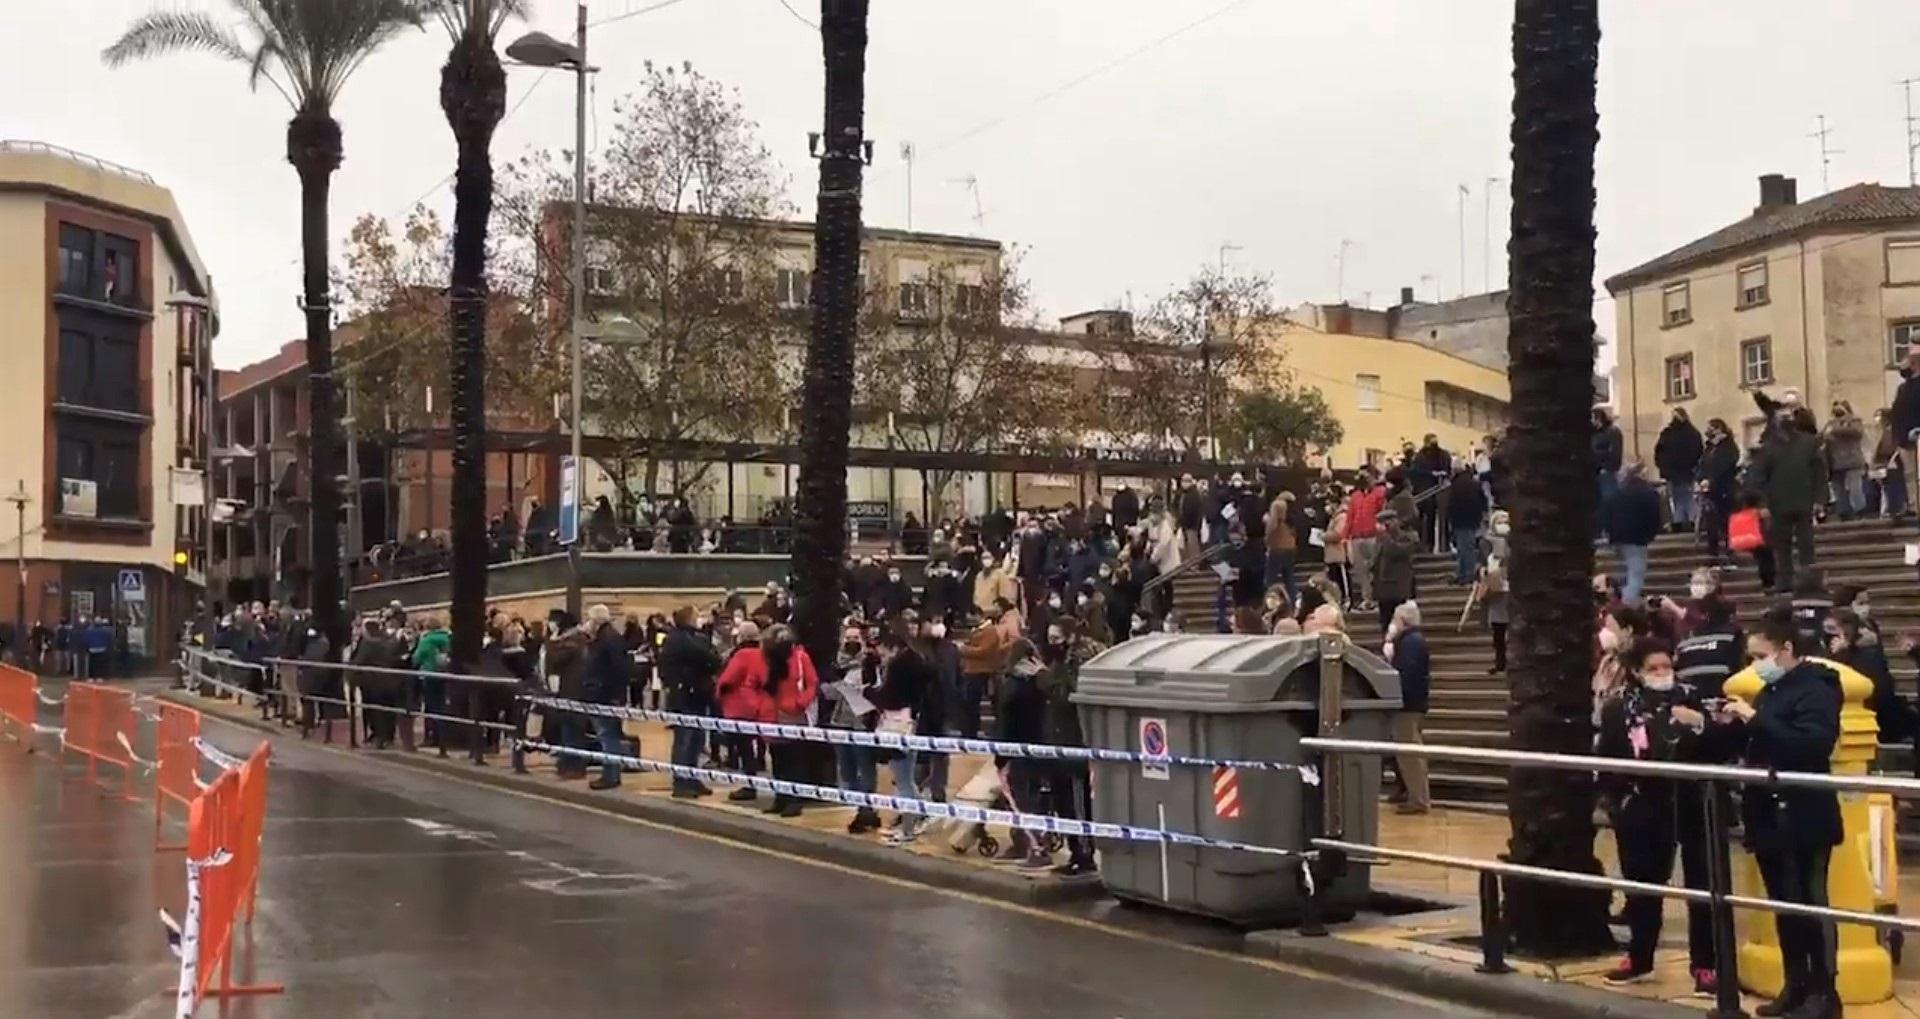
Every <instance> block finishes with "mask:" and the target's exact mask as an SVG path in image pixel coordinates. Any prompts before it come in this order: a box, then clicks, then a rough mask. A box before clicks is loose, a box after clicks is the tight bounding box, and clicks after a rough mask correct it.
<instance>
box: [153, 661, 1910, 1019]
mask: <svg viewBox="0 0 1920 1019" xmlns="http://www.w3.org/2000/svg"><path fill="white" fill-rule="evenodd" d="M166 696H168V697H169V698H173V699H178V700H179V701H180V702H181V703H186V704H189V705H191V706H193V707H195V708H197V709H199V710H200V711H202V712H203V713H205V714H207V715H209V716H213V717H218V718H223V719H227V720H229V721H234V722H238V723H240V724H244V725H248V726H252V727H259V726H260V724H261V723H260V720H259V715H258V713H257V712H256V711H253V710H250V709H244V708H241V707H239V706H238V705H236V704H235V703H234V702H232V701H222V700H209V699H205V698H199V697H193V696H189V695H186V694H184V693H182V692H178V691H175V692H170V693H169V694H167V695H166ZM626 730H627V732H628V734H629V735H631V736H635V737H638V738H639V740H640V746H641V756H643V757H646V758H649V759H655V760H658V759H664V758H665V757H666V748H667V747H668V745H669V734H668V732H667V730H666V729H665V727H663V726H661V725H659V724H657V723H651V722H645V723H636V722H629V723H627V724H626ZM272 731H273V732H275V733H278V734H281V735H286V736H294V734H293V733H292V732H291V731H290V730H281V729H279V728H278V727H277V726H274V727H273V728H272ZM296 738H297V737H296ZM335 738H336V741H337V742H336V744H335V746H336V747H337V748H338V749H340V750H341V751H342V752H347V751H346V745H345V743H346V736H345V732H344V724H342V725H341V726H336V736H335ZM313 741H314V742H315V743H316V744H317V743H318V742H319V736H318V734H317V733H316V734H315V736H314V737H313ZM449 753H450V756H449V757H448V758H446V759H441V758H439V757H438V756H436V755H435V754H434V753H433V752H431V751H422V752H418V753H414V754H408V753H405V752H403V751H386V752H373V751H360V752H359V755H360V756H364V757H367V758H369V759H373V760H385V761H389V762H391V763H393V764H394V765H396V766H402V767H411V768H416V769H421V770H426V771H431V772H435V773H439V774H445V775H448V776H451V777H454V778H457V779H463V780H467V781H474V782H480V783H483V784H486V785H492V786H496V787H500V788H503V789H508V790H512V791H515V792H520V793H523V794H529V795H538V796H546V797H551V798H556V799H562V800H566V801H568V802H572V803H576V804H579V805H582V806H588V807H592V808H595V809H602V810H609V811H613V812H616V813H621V814H626V815H630V816H633V817H636V818H640V819H643V820H647V821H653V822H658V823H663V824H667V825H672V826H675V827H681V828H685V829H688V830H691V831H696V832H701V833H705V834H711V835H718V836H721V837H725V838H729V839H733V840H736V841H741V842H747V843H750V844H752V845H756V846H760V847H763V848H766V849H770V850H775V851H780V852H787V853H793V854H797V855H804V856H808V857H811V858H814V859H818V860H822V861H824V862H828V863H832V864H836V865H839V866H844V867H848V868H851V869H855V870H860V871H864V872H867V873H874V874H879V875H883V876H887V877H892V878H899V879H903V880H908V881H914V882H917V883H922V884H928V885H933V886H936V887H942V888H950V889H956V890H960V891H965V892H971V893H974V894H978V895H983V896H987V897H990V898H996V899H1001V900H1003V901H1011V902H1015V903H1021V904H1025V905H1033V906H1047V905H1059V904H1064V903H1072V902H1091V901H1093V900H1098V899H1103V898H1105V897H1106V893H1105V889H1104V888H1103V887H1102V886H1101V884H1100V883H1099V881H1098V880H1097V879H1093V878H1077V879H1064V878H1060V877H1056V876H1054V875H1053V874H1051V873H1047V872H1040V873H1032V872H1027V871H1022V870H1019V869H1017V868H1014V867H1012V866H1010V865H1007V864H996V863H993V862H991V861H989V860H988V859H986V858H985V857H983V856H982V855H980V854H979V853H978V852H971V851H970V852H966V853H960V852H956V851H955V850H954V849H953V848H952V847H951V845H950V844H949V837H950V835H951V834H952V829H951V828H950V827H949V822H940V823H937V824H935V825H933V826H932V827H931V828H930V829H929V831H928V833H927V834H926V835H923V836H922V837H921V838H920V839H919V840H918V841H916V842H914V843H911V844H909V845H907V846H903V847H893V846H888V845H886V844H885V842H884V838H883V835H884V833H883V832H875V833H871V834H868V835H861V836H855V835H849V834H847V831H846V827H847V823H848V822H849V821H850V820H851V819H852V817H853V810H852V809H851V808H847V807H838V806H831V805H825V804H821V805H815V806H810V807H808V809H807V811H806V812H805V813H804V814H803V815H802V816H800V817H799V818H795V819H790V820H789V819H780V818H774V817H770V816H768V815H766V814H764V813H762V811H761V809H760V808H762V807H764V806H765V805H766V799H767V797H766V794H764V793H763V794H762V795H761V798H760V800H759V801H758V802H748V803H732V802H729V801H728V800H727V798H726V793H727V792H728V791H729V790H728V789H726V788H721V789H717V790H716V792H715V794H714V795H712V796H709V797H705V798H702V799H698V800H675V799H672V798H671V797H670V796H669V786H670V783H671V779H670V778H669V777H668V776H666V775H664V774H657V773H637V774H635V773H630V774H627V775H626V776H624V779H623V781H622V783H621V786H620V788H619V789H618V790H615V791H605V792H592V791H590V790H588V789H587V783H586V782H585V781H562V780H560V779H559V778H558V777H556V775H555V774H554V769H553V766H552V763H551V760H550V758H548V757H547V756H545V755H531V756H530V757H529V758H528V769H529V771H530V772H531V774H529V775H525V776H521V775H515V774H513V773H512V772H511V771H510V770H509V768H508V767H507V756H506V754H505V753H504V752H503V753H500V754H497V755H493V756H490V757H489V763H488V766H487V767H484V768H482V767H475V766H474V765H472V764H471V763H468V762H467V761H466V760H465V759H464V758H463V757H461V756H459V755H458V754H456V753H454V752H452V751H450V752H449ZM986 766H990V762H989V761H988V760H987V759H985V758H979V757H969V756H964V755H962V756H956V757H954V758H953V762H952V769H951V777H950V779H949V789H950V790H958V789H959V788H960V787H961V786H962V785H963V784H964V783H965V781H966V779H967V778H968V777H970V776H972V775H973V774H974V772H975V771H976V770H977V769H978V768H981V767H986ZM593 773H594V774H597V769H596V770H595V771H594V772H593ZM879 791H880V792H883V793H885V792H889V791H890V783H889V780H888V776H887V774H886V770H885V769H884V768H883V769H881V774H880V790H879ZM885 819H886V820H888V821H890V820H892V818H891V816H887V817H886V818H885ZM1507 834H1508V827H1507V821H1506V818H1505V817H1503V816H1499V815H1493V814H1488V813H1484V812H1476V811H1470V810H1455V809H1445V808H1437V809H1435V810H1434V811H1433V812H1432V813H1430V814H1427V815H1424V816H1403V815H1399V814H1396V813H1394V812H1393V811H1392V810H1391V809H1387V808H1384V807H1383V809H1382V812H1381V817H1380V841H1381V844H1382V845H1384V846H1389V847H1408V848H1413V847H1417V848H1420V849H1422V850H1427V851H1431V852H1439V853H1446V854H1449V855H1457V856H1464V857H1470V858H1480V859H1491V858H1493V857H1495V856H1497V855H1498V854H1499V853H1501V852H1503V851H1504V850H1505V848H1506V843H1507ZM993 835H994V837H995V838H996V840H997V841H999V843H1000V844H1001V845H1003V846H1004V845H1005V843H1006V832H1005V831H1003V830H998V829H995V830H994V831H993ZM1599 848H1600V856H1601V861H1602V863H1604V864H1605V865H1606V866H1607V867H1608V868H1609V871H1610V872H1617V867H1616V866H1615V860H1614V858H1613V847H1612V838H1611V837H1610V836H1609V835H1607V834H1605V833H1603V834H1602V835H1601V838H1600V847H1599ZM1064 855H1065V854H1064V853H1062V854H1060V858H1061V859H1064ZM1373 885H1374V888H1375V889H1376V890H1378V891H1380V892H1383V893H1387V894H1388V895H1391V896H1394V897H1397V898H1399V899H1402V900H1423V901H1427V902H1434V903H1440V904H1443V905H1441V907H1440V908H1437V909H1433V910H1426V911H1422V912H1415V913H1408V914H1405V915H1399V916H1389V915H1383V914H1381V913H1369V914H1363V915H1362V916H1361V917H1360V918H1359V919H1358V920H1356V921H1353V922H1350V923H1345V924H1340V925H1336V926H1335V927H1333V928H1332V930H1331V934H1332V937H1330V938H1324V939H1307V938H1302V937H1301V936H1300V935H1298V934H1297V933H1294V932H1292V931H1261V932H1255V933H1252V934H1249V935H1247V937H1246V939H1245V943H1244V948H1245V950H1246V951H1248V952H1250V953H1254V954H1262V955H1268V956H1272V957H1275V958H1278V959H1282V960H1286V961H1289V962H1293V963H1296V964H1300V965H1303V966H1307V967H1313V968H1322V969H1326V970H1328V971H1333V972H1339V973H1341V974H1343V975H1346V976H1350V977H1352V978H1355V979H1369V980H1378V981H1381V982H1397V983H1399V984H1401V985H1403V986H1406V987H1408V988H1409V989H1412V990H1415V991H1418V992H1421V993H1428V994H1433V995H1437V996H1443V997H1453V998H1457V999H1461V1000H1466V1001H1470V1002H1473V1003H1476V1004H1480V1005H1482V1006H1483V1007H1487V1008H1492V1009H1497V1010H1518V1011H1522V1012H1526V1011H1528V1010H1529V1007H1531V1008H1532V1009H1533V1010H1535V1011H1537V1010H1538V1009H1540V1008H1548V1009H1551V1010H1554V1011H1557V1012H1560V1013H1563V1014H1567V1015H1590V1016H1600V1015H1648V1016H1651V1015H1659V1014H1662V1012H1663V1011H1670V1010H1669V1009H1667V1008H1666V1006H1667V1005H1679V1006H1683V1007H1691V1008H1693V1009H1696V1010H1699V1011H1705V1010H1706V1009H1707V1008H1708V1007H1709V1006H1710V1005H1711V1002H1710V1001H1707V1000H1705V999H1696V998H1693V997H1691V991H1692V980H1691V977H1690V976H1689V975H1688V974H1687V972H1686V969H1687V967H1686V919H1685V912H1684V909H1683V907H1682V906H1681V905H1680V904H1679V903H1677V902H1669V903H1668V906H1667V923H1666V925H1665V928H1664V930H1663V932H1662V934H1663V937H1662V942H1661V949H1660V953H1659V957H1658V961H1657V963H1656V972H1657V979H1656V980H1654V981H1652V982H1649V983H1645V984H1638V985H1634V986H1631V987H1627V988H1614V987H1609V986H1607V985H1606V984H1605V983H1604V982H1603V981H1601V979H1600V975H1601V974H1602V973H1604V972H1606V971H1607V970H1608V969H1610V968H1612V966H1613V965H1614V963H1615V962H1616V961H1617V960H1618V959H1619V954H1618V953H1616V954H1613V955H1609V956H1606V957H1604V958H1594V959H1588V960H1582V961H1578V962H1573V963H1561V964H1558V965H1543V964H1538V963H1529V962H1526V961H1523V960H1518V959H1514V958H1513V957H1511V956H1509V957H1508V960H1507V961H1508V964H1509V965H1511V966H1512V967H1513V968H1514V969H1515V971H1516V972H1515V973H1514V974H1512V975H1510V976H1504V977H1488V976H1481V975H1478V974H1476V973H1474V972H1473V968H1474V966H1476V965H1477V964H1478V963H1479V961H1480V952H1479V941H1478V935H1479V930H1480V917H1479V908H1478V902H1477V894H1478V886H1477V878H1476V875H1475V874H1474V873H1472V872H1469V871H1462V870H1452V869H1447V868H1440V867H1433V866H1428V865H1422V864H1406V863H1392V864H1379V865H1376V866H1375V868H1374V879H1373ZM1900 889H1901V894H1900V910H1901V913H1902V914H1903V915H1908V916H1912V915H1920V874H1906V873H1903V874H1902V875H1901V878H1900ZM1622 934H1624V932H1622ZM1758 1003H1759V1002H1758V1001H1756V1000H1755V999H1752V998H1749V999H1748V1011H1749V1012H1751V1010H1752V1007H1753V1006H1754V1005H1756V1004H1758ZM1650 1010H1651V1011H1650ZM1682 1014H1684V1013H1682ZM1916 1014H1920V958H1914V957H1911V956H1910V957H1908V958H1907V959H1906V961H1905V962H1904V964H1902V965H1901V966H1899V967H1898V968H1897V971H1896V998H1895V1000H1893V1001H1890V1002H1886V1003H1883V1004H1880V1005H1873V1006H1864V1007H1850V1008H1848V1010H1847V1015H1848V1017H1849V1019H1882V1017H1885V1019H1894V1017H1908V1016H1912V1015H1916Z"/></svg>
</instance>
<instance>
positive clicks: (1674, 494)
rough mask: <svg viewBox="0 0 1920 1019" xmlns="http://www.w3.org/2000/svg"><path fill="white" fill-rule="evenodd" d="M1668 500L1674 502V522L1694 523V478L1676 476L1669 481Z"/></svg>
mask: <svg viewBox="0 0 1920 1019" xmlns="http://www.w3.org/2000/svg"><path fill="white" fill-rule="evenodd" d="M1667 501H1668V502H1670V503H1672V504H1673V522H1674V523H1676V524H1691V523H1693V520H1694V517H1693V479H1692V478H1676V479H1674V480H1673V481H1670V482H1668V483H1667Z"/></svg>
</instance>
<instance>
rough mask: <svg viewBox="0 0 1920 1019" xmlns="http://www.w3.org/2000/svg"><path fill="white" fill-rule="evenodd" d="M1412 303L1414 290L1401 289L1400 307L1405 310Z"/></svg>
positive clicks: (1409, 288)
mask: <svg viewBox="0 0 1920 1019" xmlns="http://www.w3.org/2000/svg"><path fill="white" fill-rule="evenodd" d="M1412 303H1413V288H1412V287H1401V288H1400V306H1401V307H1403V308H1404V307H1406V306H1407V305H1409V304H1412Z"/></svg>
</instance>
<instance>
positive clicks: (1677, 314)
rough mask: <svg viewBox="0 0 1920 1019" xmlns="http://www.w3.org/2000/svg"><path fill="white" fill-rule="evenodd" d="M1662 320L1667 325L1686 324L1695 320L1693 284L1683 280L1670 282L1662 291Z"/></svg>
mask: <svg viewBox="0 0 1920 1019" xmlns="http://www.w3.org/2000/svg"><path fill="white" fill-rule="evenodd" d="M1660 321H1661V322H1663V323H1664V324H1666V325H1670V326H1679V325H1686V324H1687V323H1688V322H1691V321H1693V286H1692V284H1690V283H1687V282H1686V281H1684V280H1682V281H1681V282H1679V283H1669V284H1667V285H1666V286H1665V287H1664V288H1662V289H1661V291H1660Z"/></svg>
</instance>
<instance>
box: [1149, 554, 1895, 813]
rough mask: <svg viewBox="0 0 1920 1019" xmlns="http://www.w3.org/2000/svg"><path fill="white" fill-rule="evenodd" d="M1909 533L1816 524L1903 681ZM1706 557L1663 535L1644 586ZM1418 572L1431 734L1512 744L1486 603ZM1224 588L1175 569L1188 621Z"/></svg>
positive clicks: (1374, 631) (1438, 739)
mask: <svg viewBox="0 0 1920 1019" xmlns="http://www.w3.org/2000/svg"><path fill="white" fill-rule="evenodd" d="M1913 541H1920V531H1917V530H1916V529H1915V528H1914V527H1913V526H1911V525H1904V526H1900V527H1895V526H1894V525H1893V524H1891V523H1890V522H1887V521H1884V520H1863V521H1853V522H1847V523H1840V522H1835V523H1830V524H1823V525H1821V526H1819V527H1818V528H1816V529H1815V545H1816V553H1817V558H1818V562H1819V564H1820V565H1821V566H1822V567H1823V568H1824V569H1825V570H1826V571H1827V580H1828V583H1829V584H1837V583H1842V582H1852V583H1857V584H1864V585H1866V586H1867V587H1868V588H1869V589H1870V590H1871V591H1872V597H1873V615H1874V619H1875V620H1876V621H1877V622H1878V623H1879V624H1880V627H1881V631H1882V632H1883V633H1885V634H1886V635H1887V642H1888V644H1889V648H1888V658H1889V660H1890V661H1891V662H1892V664H1893V672H1894V677H1895V679H1896V680H1897V681H1898V683H1899V686H1900V689H1901V690H1903V691H1912V690H1913V689H1914V686H1915V675H1914V672H1915V670H1914V667H1913V665H1912V663H1911V662H1910V661H1909V660H1908V659H1907V658H1906V656H1904V655H1901V654H1899V653H1898V652H1897V651H1896V650H1895V647H1897V642H1898V635H1899V634H1900V633H1902V632H1905V631H1907V630H1920V584H1916V574H1915V570H1914V568H1913V567H1911V566H1907V565H1906V564H1905V561H1904V558H1903V546H1904V545H1905V544H1906V543H1908V542H1913ZM1742 558H1743V561H1744V565H1743V566H1742V567H1741V568H1740V569H1739V570H1737V571H1735V572H1732V573H1731V574H1729V575H1728V578H1727V583H1726V589H1727V593H1728V595H1729V596H1730V597H1732V598H1733V600H1734V602H1735V604H1736V605H1738V606H1739V610H1740V618H1741V619H1742V621H1743V622H1745V623H1749V624H1750V623H1751V621H1752V620H1753V619H1755V618H1756V617H1758V616H1759V615H1760V613H1761V612H1762V611H1764V609H1765V608H1766V606H1767V605H1768V604H1769V603H1770V601H1771V599H1770V598H1769V597H1768V596H1766V595H1765V594H1763V593H1762V592H1761V590H1760V581H1759V578H1758V576H1757V574H1756V573H1755V572H1754V570H1753V568H1752V566H1751V561H1750V560H1744V557H1742ZM1599 564H1600V566H1601V567H1602V568H1604V569H1607V570H1609V571H1610V572H1612V573H1613V574H1614V575H1615V576H1621V575H1623V571H1622V570H1621V567H1620V564H1619V561H1618V559H1617V558H1616V557H1615V556H1614V555H1613V553H1612V551H1611V550H1607V551H1606V552H1604V553H1602V554H1601V555H1600V556H1599ZM1703 565H1706V556H1705V555H1704V554H1703V553H1702V552H1701V551H1700V549H1699V547H1698V546H1697V545H1696V544H1695V543H1694V536H1693V535H1691V534H1669V535H1662V536H1661V537H1660V539H1659V540H1658V541H1657V542H1655V544H1654V546H1653V550H1652V553H1651V556H1650V561H1649V568H1648V571H1647V593H1648V594H1651V595H1660V594H1664V595H1668V596H1670V597H1673V598H1675V599H1684V598H1685V597H1686V590H1687V580H1688V577H1689V576H1690V575H1691V574H1692V572H1693V570H1694V569H1696V568H1698V567H1700V566H1703ZM1417 574H1418V578H1419V580H1418V599H1417V600H1418V601H1419V603H1420V607H1421V609H1422V611H1423V614H1424V615H1425V628H1426V633H1427V643H1428V646H1429V647H1430V648H1431V650H1432V655H1433V704H1432V710H1431V712H1430V713H1429V714H1428V715H1427V725H1426V739H1427V742H1429V743H1442V744H1450V745H1455V746H1476V747H1504V746H1506V744H1507V683H1506V677H1504V676H1500V675H1490V674H1489V672H1488V670H1489V669H1490V668H1491V667H1492V665H1493V648H1492V644H1491V640H1492V637H1491V635H1490V634H1489V632H1488V630H1487V627H1486V624H1485V622H1484V619H1483V615H1482V613H1481V612H1480V610H1479V609H1478V608H1477V607H1476V608H1475V610H1474V611H1473V613H1472V614H1471V615H1470V616H1469V617H1468V619H1467V621H1466V624H1465V625H1464V626H1458V625H1457V624H1459V622H1460V610H1461V608H1462V606H1463V605H1464V604H1465V601H1466V597H1467V591H1468V589H1467V588H1464V587H1454V586H1452V584H1451V583H1450V582H1449V581H1450V579H1451V577H1452V574H1453V565H1452V561H1451V558H1450V557H1441V556H1422V557H1421V559H1420V562H1419V564H1418V567H1417ZM1218 590H1219V584H1218V582H1217V577H1216V576H1215V575H1214V574H1212V573H1210V572H1207V573H1201V572H1196V573H1194V574H1190V575H1186V576H1182V577H1177V578H1175V580H1174V607H1175V609H1176V611H1179V612H1181V613H1182V615H1183V617H1184V618H1185V619H1186V620H1187V624H1188V628H1189V629H1191V630H1195V631H1200V630H1210V629H1212V627H1213V622H1214V619H1215V610H1214V606H1215V604H1216V599H1217V597H1218ZM1347 624H1348V630H1349V632H1350V633H1351V635H1352V637H1353V640H1354V642H1355V643H1358V644H1361V645H1363V646H1366V647H1370V648H1373V649H1375V650H1378V648H1379V647H1380V644H1381V640H1382V636H1381V632H1380V625H1379V620H1378V619H1377V618H1376V615H1375V613H1372V612H1354V613H1352V614H1350V615H1349V616H1348V619H1347ZM1432 773H1433V784H1434V795H1435V796H1436V797H1437V798H1442V799H1452V800H1497V799H1500V798H1502V797H1503V796H1504V794H1505V790H1506V774H1505V769H1502V768H1497V767H1486V766H1479V765H1468V764H1457V763H1449V762H1441V761H1436V762H1434V765H1433V770H1432Z"/></svg>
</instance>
